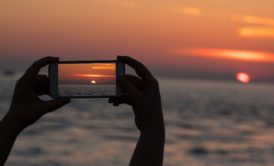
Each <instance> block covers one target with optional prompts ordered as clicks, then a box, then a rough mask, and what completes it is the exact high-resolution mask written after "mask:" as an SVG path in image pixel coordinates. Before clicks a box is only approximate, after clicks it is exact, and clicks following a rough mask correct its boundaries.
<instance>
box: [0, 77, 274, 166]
mask: <svg viewBox="0 0 274 166" xmlns="http://www.w3.org/2000/svg"><path fill="white" fill-rule="evenodd" d="M17 77H18V76H13V77H8V78H7V77H3V76H0V87H1V88H0V110H1V111H0V118H2V117H3V116H4V114H5V113H6V112H7V109H8V107H9V104H10V99H11V95H12V90H13V86H14V84H15V80H16V79H17ZM159 81H160V87H161V94H162V101H163V110H164V115H165V123H166V146H165V159H164V165H166V166H181V165H191V166H208V165H210V166H231V165H233V166H261V165H265V166H273V165H274V85H271V84H249V85H243V84H239V83H236V82H221V81H219V82H218V81H198V80H183V79H182V80H172V79H161V78H160V79H159ZM138 136H139V132H138V130H137V129H136V127H135V124H134V118H133V113H132V111H131V108H130V107H129V106H120V107H113V106H112V105H110V104H108V102H107V99H78V100H73V101H72V103H70V104H69V105H67V106H65V107H64V108H62V109H60V110H58V111H55V112H53V113H51V114H48V115H46V116H44V117H43V118H42V119H40V120H39V121H38V122H37V123H36V124H35V125H33V126H31V127H30V128H28V129H27V130H25V131H24V132H23V133H22V134H21V135H20V136H19V137H18V139H17V141H16V143H15V146H14V148H13V150H12V153H11V155H10V157H9V159H8V162H7V164H6V165H7V166H16V165H18V166H76V165H77V166H86V165H92V166H106V165H112V166H122V165H128V163H129V160H130V158H131V154H132V152H133V150H134V147H135V144H136V141H137V139H138Z"/></svg>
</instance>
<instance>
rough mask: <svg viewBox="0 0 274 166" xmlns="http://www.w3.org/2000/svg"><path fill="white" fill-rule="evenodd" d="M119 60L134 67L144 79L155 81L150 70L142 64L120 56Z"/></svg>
mask: <svg viewBox="0 0 274 166" xmlns="http://www.w3.org/2000/svg"><path fill="white" fill-rule="evenodd" d="M117 59H118V60H120V61H121V62H124V63H125V64H127V65H129V66H130V67H132V68H133V69H134V70H135V71H136V73H137V74H138V75H139V76H140V77H141V78H142V79H144V80H152V79H154V78H153V76H152V74H151V73H150V72H149V70H148V69H147V68H146V67H145V66H144V65H143V64H142V63H141V62H139V61H137V60H135V59H133V58H131V57H128V56H118V57H117Z"/></svg>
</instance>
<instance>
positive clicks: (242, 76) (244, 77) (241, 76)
mask: <svg viewBox="0 0 274 166" xmlns="http://www.w3.org/2000/svg"><path fill="white" fill-rule="evenodd" d="M236 79H237V80H238V81H239V82H241V83H244V84H248V83H250V81H251V77H250V75H248V74H247V73H244V72H239V73H237V74H236Z"/></svg>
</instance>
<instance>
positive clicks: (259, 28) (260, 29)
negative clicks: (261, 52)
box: [232, 15, 274, 38]
mask: <svg viewBox="0 0 274 166" xmlns="http://www.w3.org/2000/svg"><path fill="white" fill-rule="evenodd" d="M232 19H233V20H234V21H237V22H242V23H245V24H251V25H252V24H253V25H254V26H244V27H241V28H239V30H238V34H239V36H240V37H252V38H274V18H268V17H259V16H252V15H234V16H233V17H232ZM255 25H256V26H255Z"/></svg>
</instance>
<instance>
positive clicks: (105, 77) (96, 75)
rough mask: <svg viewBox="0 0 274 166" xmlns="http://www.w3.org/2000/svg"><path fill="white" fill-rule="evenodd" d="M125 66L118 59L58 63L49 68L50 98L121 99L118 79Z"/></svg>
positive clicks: (121, 93)
mask: <svg viewBox="0 0 274 166" xmlns="http://www.w3.org/2000/svg"><path fill="white" fill-rule="evenodd" d="M124 74H125V64H124V63H122V62H120V61H117V60H103V61H59V62H56V63H52V64H50V65H49V78H50V95H51V97H53V98H108V97H121V96H123V94H124V92H123V90H122V88H121V87H120V85H119V83H118V81H117V78H118V77H120V76H123V75H124Z"/></svg>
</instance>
